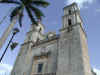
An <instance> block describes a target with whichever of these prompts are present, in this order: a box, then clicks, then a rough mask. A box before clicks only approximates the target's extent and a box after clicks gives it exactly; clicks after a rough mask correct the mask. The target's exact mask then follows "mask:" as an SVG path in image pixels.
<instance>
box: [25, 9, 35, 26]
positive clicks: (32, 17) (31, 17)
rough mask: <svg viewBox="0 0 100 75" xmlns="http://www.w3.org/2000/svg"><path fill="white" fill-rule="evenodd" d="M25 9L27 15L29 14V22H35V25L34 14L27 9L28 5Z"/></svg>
mask: <svg viewBox="0 0 100 75" xmlns="http://www.w3.org/2000/svg"><path fill="white" fill-rule="evenodd" d="M26 10H27V14H28V16H29V18H30V20H31V22H32V23H33V24H36V25H37V22H36V20H35V18H34V16H33V15H32V13H31V11H30V9H29V8H28V7H26Z"/></svg>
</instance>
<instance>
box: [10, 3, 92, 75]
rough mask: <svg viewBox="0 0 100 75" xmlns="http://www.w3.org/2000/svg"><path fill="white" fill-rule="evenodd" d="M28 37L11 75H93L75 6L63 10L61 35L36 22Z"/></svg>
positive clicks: (83, 33) (74, 4)
mask: <svg viewBox="0 0 100 75" xmlns="http://www.w3.org/2000/svg"><path fill="white" fill-rule="evenodd" d="M38 24H39V25H38V26H35V25H33V26H32V27H31V29H30V31H29V32H28V33H27V37H26V39H25V41H24V43H23V44H22V46H21V49H20V52H19V54H18V56H17V59H16V62H15V65H14V68H13V70H12V72H11V75H92V73H91V67H90V63H89V56H88V48H87V39H86V34H85V32H84V29H83V27H82V26H83V22H82V19H81V17H80V13H79V9H78V6H77V4H76V3H73V4H71V5H69V6H66V7H64V16H63V25H62V28H61V29H60V34H59V35H57V34H56V33H54V32H48V34H44V26H43V25H42V24H41V22H38Z"/></svg>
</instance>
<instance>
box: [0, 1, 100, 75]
mask: <svg viewBox="0 0 100 75" xmlns="http://www.w3.org/2000/svg"><path fill="white" fill-rule="evenodd" d="M47 1H49V2H50V6H49V7H48V8H46V9H43V12H44V14H45V18H43V24H44V25H45V32H49V31H53V32H57V33H59V29H61V27H62V16H63V8H64V7H65V6H66V5H69V4H71V3H73V2H76V3H77V4H78V6H79V8H80V15H81V17H82V19H83V24H84V25H83V26H84V29H85V32H86V34H87V41H88V51H89V56H90V64H91V67H92V68H93V69H94V71H95V72H96V73H97V75H100V59H99V57H100V50H99V49H100V0H59V1H58V0H47ZM12 7H13V8H14V7H15V6H14V5H5V6H4V5H2V4H0V21H1V20H2V19H3V17H4V16H5V15H9V13H10V12H9V10H10V9H11V8H12ZM10 11H11V10H10ZM24 16H25V17H24V19H23V27H22V28H20V33H18V34H17V35H16V36H15V38H14V39H13V41H17V42H19V43H20V44H19V45H18V46H17V48H16V49H15V50H14V51H11V50H10V48H9V49H8V51H7V53H6V55H5V57H4V59H3V60H2V63H1V64H0V75H5V74H6V75H10V71H11V70H12V68H13V65H14V63H15V60H16V56H17V55H18V52H19V51H20V45H21V44H22V43H23V42H24V39H25V37H26V32H28V31H29V28H30V24H31V23H30V20H29V19H28V17H27V14H26V13H25V14H24ZM9 24H10V21H9V16H7V18H6V19H5V20H4V21H3V22H2V24H0V37H1V36H2V34H3V32H4V31H5V29H6V28H7V26H8V25H9ZM15 27H18V28H19V26H18V23H17V24H16V25H15ZM11 36H12V35H9V37H8V39H7V41H6V43H5V45H4V46H3V47H2V49H1V50H0V56H1V55H2V53H3V51H4V49H5V48H6V45H7V43H8V40H9V39H10V38H11Z"/></svg>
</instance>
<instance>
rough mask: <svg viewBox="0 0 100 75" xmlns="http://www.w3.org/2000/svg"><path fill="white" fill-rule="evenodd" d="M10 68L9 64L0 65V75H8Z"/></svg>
mask: <svg viewBox="0 0 100 75" xmlns="http://www.w3.org/2000/svg"><path fill="white" fill-rule="evenodd" d="M11 70H12V66H11V65H9V64H4V63H0V75H5V74H6V75H10V72H11Z"/></svg>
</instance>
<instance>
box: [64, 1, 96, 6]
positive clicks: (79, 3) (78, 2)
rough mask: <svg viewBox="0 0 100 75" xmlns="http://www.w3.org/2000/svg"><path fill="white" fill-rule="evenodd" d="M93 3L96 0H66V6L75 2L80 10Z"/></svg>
mask: <svg viewBox="0 0 100 75" xmlns="http://www.w3.org/2000/svg"><path fill="white" fill-rule="evenodd" d="M93 1H94V0H66V4H71V3H73V2H76V3H77V4H78V6H79V7H80V8H83V6H84V4H85V3H88V4H90V3H93ZM84 7H85V6H84Z"/></svg>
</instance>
